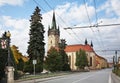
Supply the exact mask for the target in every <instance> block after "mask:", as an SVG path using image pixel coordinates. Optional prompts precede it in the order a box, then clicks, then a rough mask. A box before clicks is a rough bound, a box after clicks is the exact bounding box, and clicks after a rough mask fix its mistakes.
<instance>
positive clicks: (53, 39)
mask: <svg viewBox="0 0 120 83" xmlns="http://www.w3.org/2000/svg"><path fill="white" fill-rule="evenodd" d="M58 44H59V35H49V36H48V50H49V49H50V48H51V47H58Z"/></svg>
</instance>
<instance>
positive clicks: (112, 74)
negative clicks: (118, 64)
mask: <svg viewBox="0 0 120 83" xmlns="http://www.w3.org/2000/svg"><path fill="white" fill-rule="evenodd" d="M112 76H113V77H114V78H115V79H116V80H118V81H119V82H120V77H119V76H117V75H116V74H114V73H113V72H112V73H111V77H112ZM113 77H112V78H113Z"/></svg>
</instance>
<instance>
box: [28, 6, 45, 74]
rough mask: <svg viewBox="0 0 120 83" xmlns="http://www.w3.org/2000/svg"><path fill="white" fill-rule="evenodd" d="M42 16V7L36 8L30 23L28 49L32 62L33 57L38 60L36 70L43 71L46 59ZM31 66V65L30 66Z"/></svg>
mask: <svg viewBox="0 0 120 83" xmlns="http://www.w3.org/2000/svg"><path fill="white" fill-rule="evenodd" d="M41 20H42V17H41V14H40V9H39V8H38V7H36V8H35V11H34V13H33V15H32V16H31V20H30V22H31V24H30V33H29V35H30V40H29V42H28V44H29V45H28V50H27V53H28V54H29V58H30V60H29V61H30V62H29V63H30V64H29V65H32V64H31V62H32V60H33V59H36V60H37V64H36V71H37V72H42V71H43V59H44V53H45V49H44V45H45V43H44V32H45V31H44V27H43V25H42V23H41ZM30 67H31V66H30Z"/></svg>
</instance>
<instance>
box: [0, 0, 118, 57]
mask: <svg viewBox="0 0 120 83" xmlns="http://www.w3.org/2000/svg"><path fill="white" fill-rule="evenodd" d="M108 1H109V2H108ZM108 1H107V2H106V3H105V4H104V5H103V6H104V7H102V6H101V7H100V8H98V10H99V11H98V12H101V11H103V10H104V11H105V12H107V11H109V12H111V11H116V12H115V13H116V14H117V15H119V14H118V11H117V9H118V7H117V6H115V5H114V4H115V2H114V3H111V2H110V0H108ZM112 1H114V0H112ZM115 1H118V0H115ZM112 4H113V5H112ZM112 7H114V8H112ZM87 9H88V13H89V16H90V18H91V19H92V18H93V17H95V9H94V7H93V6H89V5H87ZM31 11H34V10H31ZM55 13H56V21H57V25H59V26H60V31H61V32H60V35H61V38H65V39H66V41H67V44H78V43H80V44H81V43H82V44H83V43H84V40H85V38H87V39H88V42H89V43H90V42H91V40H92V41H93V44H94V48H95V49H100V44H99V43H100V42H101V41H102V42H103V44H104V46H105V47H104V48H102V49H108V48H109V49H116V48H119V46H120V44H119V43H117V42H118V41H120V33H119V32H120V29H119V26H114V27H113V26H112V27H99V31H100V34H101V37H100V35H99V32H98V29H97V28H95V27H93V28H92V29H90V28H89V29H76V30H73V31H72V30H67V31H65V30H64V29H63V28H66V27H71V26H74V25H77V26H83V25H88V24H89V21H88V17H87V14H86V10H85V6H84V5H78V4H77V3H66V4H64V5H59V6H57V7H56V8H55ZM52 14H53V11H52V10H51V11H48V12H46V13H44V14H42V17H43V19H42V23H43V25H44V27H45V31H46V33H45V43H46V48H47V36H48V35H47V31H48V26H49V25H50V26H51V22H52ZM107 14H108V13H106V15H107ZM99 21H103V22H102V23H101V24H112V23H113V24H114V23H120V18H109V19H108V18H101V19H99V20H98V22H99ZM1 23H2V24H3V25H4V26H5V28H4V29H3V28H0V31H1V32H2V31H4V30H6V28H10V31H11V33H12V37H11V38H12V40H11V41H12V42H11V43H12V44H15V45H16V46H18V47H19V50H20V51H21V52H22V53H23V54H26V51H27V45H28V44H27V42H28V41H29V26H30V23H29V20H27V19H15V18H12V17H10V16H3V17H1ZM7 30H8V29H7ZM92 30H93V31H92ZM74 33H75V34H74ZM76 35H77V36H76ZM116 35H117V37H116ZM114 43H115V44H116V46H114V47H113V45H115V44H114ZM101 47H102V46H101ZM111 55H112V54H111Z"/></svg>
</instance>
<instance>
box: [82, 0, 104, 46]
mask: <svg viewBox="0 0 120 83" xmlns="http://www.w3.org/2000/svg"><path fill="white" fill-rule="evenodd" d="M83 1H84V5H85V10H86V14H87V17H88V21H89V24H90V26H89V28H90V29H91V30H92V32H93V35H94V38H95V39H96V40H97V42H98V44H99V46H100V48H102V47H101V43H100V42H99V40H98V38H97V37H96V34H95V32H94V30H93V29H92V26H95V25H92V22H91V20H90V17H89V13H88V9H87V5H86V0H83Z"/></svg>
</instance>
